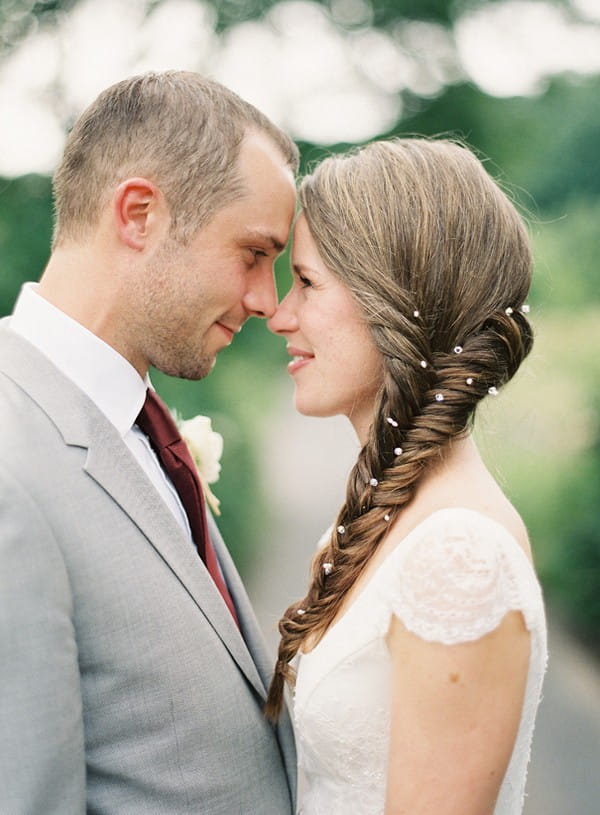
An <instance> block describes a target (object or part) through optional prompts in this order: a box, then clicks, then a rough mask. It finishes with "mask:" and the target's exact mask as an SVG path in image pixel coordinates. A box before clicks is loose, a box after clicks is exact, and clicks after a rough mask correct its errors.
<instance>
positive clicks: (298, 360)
mask: <svg viewBox="0 0 600 815" xmlns="http://www.w3.org/2000/svg"><path fill="white" fill-rule="evenodd" d="M287 352H288V354H289V355H290V356H291V357H293V359H292V361H291V362H289V363H288V366H287V367H288V371H289V372H290V373H291V374H292V375H293V374H295V373H296V371H299V370H300V368H304V366H305V365H308V363H309V362H310V361H311V360H313V359H314V358H315V357H314V354H311V353H309V352H308V351H304V350H302V348H294V346H292V345H288V347H287Z"/></svg>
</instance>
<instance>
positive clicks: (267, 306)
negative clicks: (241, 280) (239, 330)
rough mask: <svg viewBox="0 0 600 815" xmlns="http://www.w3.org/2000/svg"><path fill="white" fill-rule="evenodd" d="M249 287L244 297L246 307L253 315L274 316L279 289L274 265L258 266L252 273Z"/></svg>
mask: <svg viewBox="0 0 600 815" xmlns="http://www.w3.org/2000/svg"><path fill="white" fill-rule="evenodd" d="M250 274H251V278H250V281H249V285H248V289H247V291H246V294H245V295H244V298H243V301H242V302H243V304H244V308H245V309H246V311H247V313H248V315H249V316H251V317H262V318H263V319H268V318H269V317H272V316H273V314H274V313H275V309H276V308H277V290H276V289H275V276H274V273H273V265H272V264H271V265H268V266H267V265H264V266H262V267H257V268H256V269H255V270H254V271H253V272H251V273H250Z"/></svg>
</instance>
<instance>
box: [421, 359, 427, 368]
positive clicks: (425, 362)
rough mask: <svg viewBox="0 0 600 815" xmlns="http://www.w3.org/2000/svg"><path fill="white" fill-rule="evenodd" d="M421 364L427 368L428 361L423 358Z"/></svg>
mask: <svg viewBox="0 0 600 815" xmlns="http://www.w3.org/2000/svg"><path fill="white" fill-rule="evenodd" d="M419 365H420V366H421V368H426V367H427V361H426V360H424V359H422V360H421V362H420V363H419Z"/></svg>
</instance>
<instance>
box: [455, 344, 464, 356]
mask: <svg viewBox="0 0 600 815" xmlns="http://www.w3.org/2000/svg"><path fill="white" fill-rule="evenodd" d="M453 350H454V353H455V354H462V352H463V348H462V345H455V346H454V349H453Z"/></svg>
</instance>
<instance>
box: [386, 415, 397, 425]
mask: <svg viewBox="0 0 600 815" xmlns="http://www.w3.org/2000/svg"><path fill="white" fill-rule="evenodd" d="M386 422H387V423H388V424H390V425H391V426H392V427H398V422H397V421H396V420H395V419H392V417H391V416H388V417H387V419H386Z"/></svg>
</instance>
